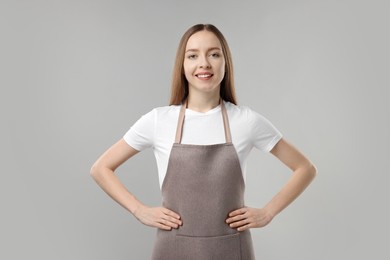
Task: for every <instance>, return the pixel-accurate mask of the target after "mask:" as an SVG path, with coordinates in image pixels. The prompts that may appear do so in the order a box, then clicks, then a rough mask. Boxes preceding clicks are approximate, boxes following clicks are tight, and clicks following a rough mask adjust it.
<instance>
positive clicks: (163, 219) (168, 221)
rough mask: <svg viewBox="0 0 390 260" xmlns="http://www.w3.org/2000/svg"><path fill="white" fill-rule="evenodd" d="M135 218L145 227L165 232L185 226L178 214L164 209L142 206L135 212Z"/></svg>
mask: <svg viewBox="0 0 390 260" xmlns="http://www.w3.org/2000/svg"><path fill="white" fill-rule="evenodd" d="M134 216H135V217H136V218H137V219H138V220H139V221H140V222H141V223H142V224H144V225H147V226H150V227H156V228H160V229H164V230H171V229H172V228H178V227H179V225H182V224H183V222H182V221H181V220H180V216H179V215H178V214H177V213H175V212H173V211H172V210H169V209H167V208H164V207H147V206H145V205H140V206H139V207H138V208H137V209H136V210H135V211H134Z"/></svg>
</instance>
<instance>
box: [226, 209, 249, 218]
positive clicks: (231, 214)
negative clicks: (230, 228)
mask: <svg viewBox="0 0 390 260" xmlns="http://www.w3.org/2000/svg"><path fill="white" fill-rule="evenodd" d="M245 212H246V208H240V209H236V210H234V211H232V212H230V213H229V217H234V216H237V215H242V214H244V213H245Z"/></svg>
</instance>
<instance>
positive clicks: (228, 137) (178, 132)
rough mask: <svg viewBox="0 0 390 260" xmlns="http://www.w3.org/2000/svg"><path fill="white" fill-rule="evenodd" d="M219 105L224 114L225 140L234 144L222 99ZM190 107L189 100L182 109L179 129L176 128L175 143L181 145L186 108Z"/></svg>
mask: <svg viewBox="0 0 390 260" xmlns="http://www.w3.org/2000/svg"><path fill="white" fill-rule="evenodd" d="M219 104H220V105H221V112H222V119H223V128H224V130H225V139H226V143H231V142H232V136H231V133H230V127H229V118H228V115H227V111H226V107H225V104H224V102H223V100H222V98H220V100H219ZM187 106H188V99H186V100H185V101H184V102H183V104H182V105H181V108H180V114H179V120H178V121H177V128H176V137H175V143H176V144H180V143H181V136H182V133H183V124H184V117H185V113H186V108H187Z"/></svg>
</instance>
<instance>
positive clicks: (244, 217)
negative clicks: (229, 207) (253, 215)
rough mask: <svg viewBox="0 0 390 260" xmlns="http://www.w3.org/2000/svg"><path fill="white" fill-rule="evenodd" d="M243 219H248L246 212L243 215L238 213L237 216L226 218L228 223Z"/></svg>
mask: <svg viewBox="0 0 390 260" xmlns="http://www.w3.org/2000/svg"><path fill="white" fill-rule="evenodd" d="M242 219H246V215H245V214H242V215H238V216H235V217H231V218H228V219H226V223H228V224H229V223H232V222H236V221H240V220H242Z"/></svg>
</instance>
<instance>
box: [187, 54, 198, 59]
mask: <svg viewBox="0 0 390 260" xmlns="http://www.w3.org/2000/svg"><path fill="white" fill-rule="evenodd" d="M187 57H188V58H189V59H195V58H196V55H195V54H190V55H188V56H187Z"/></svg>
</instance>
